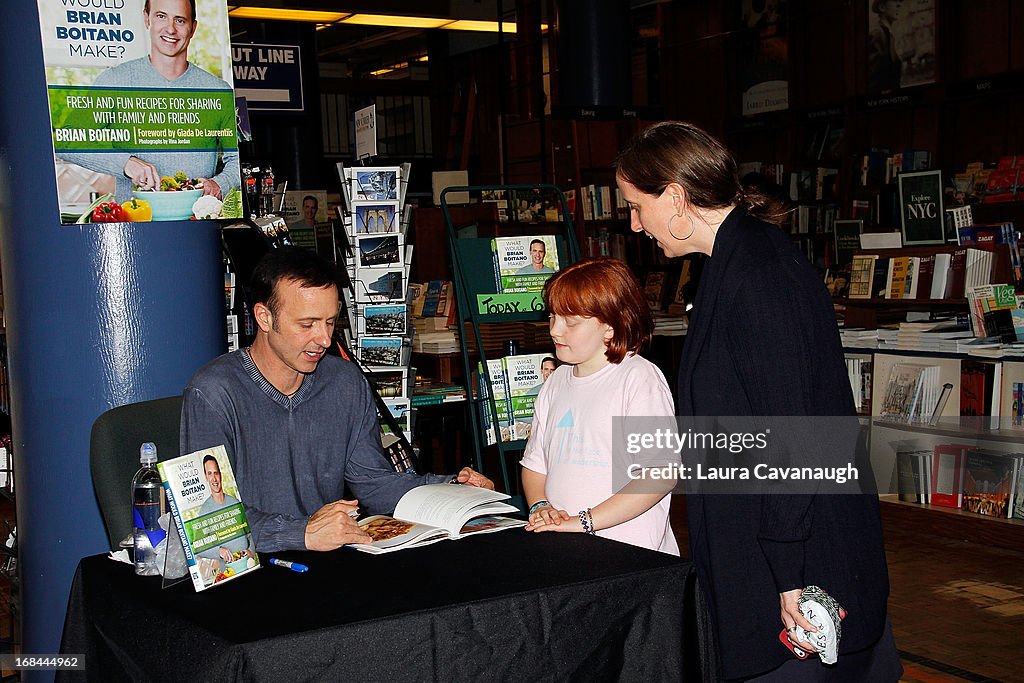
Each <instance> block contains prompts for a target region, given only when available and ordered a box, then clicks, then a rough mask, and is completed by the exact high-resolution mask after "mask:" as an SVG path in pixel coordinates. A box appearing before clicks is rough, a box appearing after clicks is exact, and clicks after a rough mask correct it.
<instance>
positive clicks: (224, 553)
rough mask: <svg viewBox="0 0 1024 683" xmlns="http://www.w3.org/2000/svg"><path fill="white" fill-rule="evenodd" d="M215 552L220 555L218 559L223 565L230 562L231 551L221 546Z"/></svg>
mask: <svg viewBox="0 0 1024 683" xmlns="http://www.w3.org/2000/svg"><path fill="white" fill-rule="evenodd" d="M217 552H218V553H220V559H222V560H224V564H227V563H228V562H230V561H231V557H232V555H231V551H230V550H228V549H227V548H225V547H224V546H221V547H220V548H219V549H218V551H217Z"/></svg>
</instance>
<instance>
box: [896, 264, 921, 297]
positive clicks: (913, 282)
mask: <svg viewBox="0 0 1024 683" xmlns="http://www.w3.org/2000/svg"><path fill="white" fill-rule="evenodd" d="M920 267H921V257H920V256H908V257H907V276H906V282H905V284H904V285H903V292H902V295H901V297H894V298H903V299H916V298H917V286H918V279H919V275H918V270H919V268H920ZM897 293H898V294H899V292H897Z"/></svg>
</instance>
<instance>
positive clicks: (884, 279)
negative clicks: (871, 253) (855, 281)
mask: <svg viewBox="0 0 1024 683" xmlns="http://www.w3.org/2000/svg"><path fill="white" fill-rule="evenodd" d="M891 261H892V257H890V256H879V257H878V258H876V259H875V272H874V274H873V275H872V276H871V298H872V299H885V298H887V297H888V294H889V286H890V285H891V280H890V279H889V272H890V271H889V263H890V262H891Z"/></svg>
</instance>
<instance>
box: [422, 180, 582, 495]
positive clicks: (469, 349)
mask: <svg viewBox="0 0 1024 683" xmlns="http://www.w3.org/2000/svg"><path fill="white" fill-rule="evenodd" d="M466 192H469V193H470V194H480V193H495V194H498V193H503V194H506V195H507V196H508V197H509V198H511V200H512V201H514V198H515V197H516V196H521V195H523V194H527V195H536V194H545V195H547V196H550V197H553V198H554V200H555V202H556V206H555V207H554V209H553V212H554V216H556V217H557V220H555V221H549V222H542V223H530V224H525V225H524V224H517V223H515V222H511V221H510V222H507V223H502V224H501V225H500V227H498V226H496V227H495V236H496V237H498V238H499V239H500V237H499V232H500V235H502V236H505V235H507V236H524V235H529V236H531V237H534V238H535V237H537V236H545V237H546V236H550V237H551V239H553V241H554V242H553V244H554V245H555V247H556V248H557V262H558V267H559V268H564V267H566V266H568V265H569V264H571V263H573V262H575V261H577V260H579V258H580V248H579V244H578V242H577V240H576V231H575V229H574V227H573V223H572V216H571V214H570V211H569V208H568V205H567V204H566V200H565V195H563V194H562V191H561V190H559V189H558V188H557V187H555V186H554V185H493V186H468V187H450V188H447V189H445V190H444V191H443V192H442V193H441V208H442V210H443V212H444V216H445V224H446V226H447V229H448V241H449V248H450V250H451V256H452V268H453V271H454V277H455V280H454V282H455V294H456V304H457V316H456V317H457V320H458V322H459V325H460V327H461V328H462V329H463V330H465V329H466V327H467V324H468V326H470V327H471V329H472V331H473V335H472V336H473V339H470V338H469V337H470V335H469V334H461V335H460V340H461V342H460V343H461V347H462V348H461V352H462V362H463V371H464V372H463V377H464V378H465V379H464V381H465V383H466V396H467V398H468V399H469V404H470V423H471V425H472V437H473V438H472V441H473V454H474V467H475V468H476V469H477V470H479V471H483V459H484V449H485V448H486V447H487V445H488V433H489V432H492V430H493V433H494V434H495V435H496V437H497V438H495V439H494V444H495V446H496V447H497V450H498V462H499V466H500V468H501V477H502V483H503V484H504V487H505V491H506V492H509V493H511V491H512V488H511V485H512V481H511V479H510V475H509V470H510V469H511V470H512V472H515V463H511V467H510V463H509V457H510V455H512V454H515V453H521V452H522V450H523V449H524V448H525V447H526V439H525V438H518V439H515V440H508V441H503V440H502V438H501V423H500V422H499V420H498V412H497V408H496V405H495V402H494V401H493V400H488V398H487V397H488V396H490V395H492V392H491V389H490V388H491V386H492V383H491V380H492V378H491V374H490V370H489V368H488V363H487V361H488V360H489V355H488V353H487V351H486V349H485V346H484V342H483V337H482V335H481V330H482V328H484V327H485V326H487V325H493V324H499V323H509V322H540V321H543V320H545V319H546V316H547V310H546V309H545V307H544V299H543V296H542V292H540V291H527V292H508V291H507V290H506V293H500V292H499V290H500V289H501V285H500V283H501V281H502V279H504V278H502V277H501V272H500V269H496V263H497V261H496V256H495V251H494V246H493V243H494V240H492V239H491V237H479V236H478V235H479V234H480V232H481V230H479V228H480V227H481V226H457V225H455V223H454V222H453V220H452V213H451V211H450V210H449V203H448V201H449V194H451V193H466ZM456 196H457V195H456ZM463 196H464V195H463ZM549 251H550V250H549ZM474 347H475V348H474ZM492 355H493V354H492ZM477 361H479V372H474V369H475V367H474V366H475V364H476V362H477ZM474 376H478V377H479V379H478V382H477V384H478V385H479V386H478V387H476V389H477V390H476V391H474V387H473V384H474V382H473V377H474ZM511 502H513V504H515V505H517V506H518V507H519V508H520V509H524V504H523V498H522V496H521V495H520V496H513V498H512V501H511Z"/></svg>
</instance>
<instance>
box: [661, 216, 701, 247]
mask: <svg viewBox="0 0 1024 683" xmlns="http://www.w3.org/2000/svg"><path fill="white" fill-rule="evenodd" d="M675 218H676V214H672V215H671V216H670V217H669V219H668V226H666V227H667V229H668V234H670V235H672V237H674V238H675V239H677V240H679V241H680V242H683V241H685V240H688V239H690V238H691V237H693V231H694V230H695V229H696V228H695V227H694V225H693V218H692V217H689V216H688V218H689V220H690V232H688V233H686V237H679V236H678V235H676V234H675V233H674V232H672V221H673V220H674V219H675Z"/></svg>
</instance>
